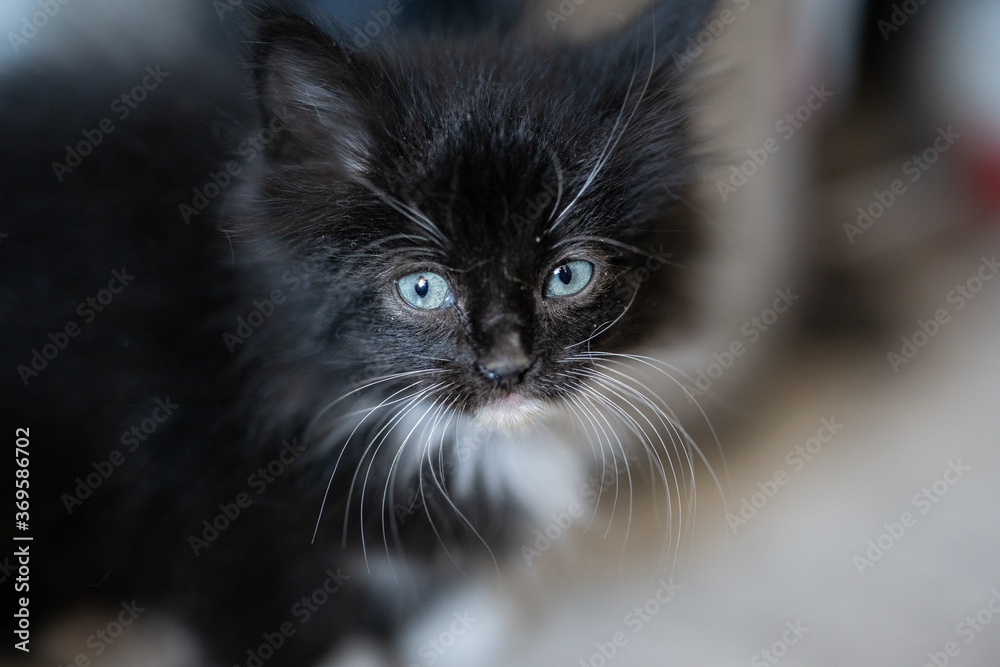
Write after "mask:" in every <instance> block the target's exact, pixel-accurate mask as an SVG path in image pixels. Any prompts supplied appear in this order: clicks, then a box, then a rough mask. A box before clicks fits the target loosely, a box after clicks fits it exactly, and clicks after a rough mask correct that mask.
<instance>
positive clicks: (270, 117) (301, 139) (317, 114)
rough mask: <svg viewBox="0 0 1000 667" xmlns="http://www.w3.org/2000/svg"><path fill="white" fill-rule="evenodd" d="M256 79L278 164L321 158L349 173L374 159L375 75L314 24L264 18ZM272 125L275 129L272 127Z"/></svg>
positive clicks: (284, 16)
mask: <svg viewBox="0 0 1000 667" xmlns="http://www.w3.org/2000/svg"><path fill="white" fill-rule="evenodd" d="M255 49H256V53H255V58H254V64H255V74H256V80H257V94H258V96H259V98H260V103H261V107H262V110H263V114H264V116H263V120H264V123H265V124H270V125H271V128H272V129H274V127H275V124H276V125H277V126H278V127H279V128H280V130H279V131H277V132H276V133H275V140H274V141H273V142H271V143H270V144H268V146H267V153H268V155H269V156H270V157H271V159H273V160H275V161H276V162H286V163H288V162H291V163H302V162H310V161H313V160H320V161H323V162H326V163H333V164H338V165H339V166H340V167H342V168H343V170H344V171H345V172H347V173H348V174H352V173H358V172H360V171H362V170H363V169H364V165H365V164H366V163H367V161H368V156H370V155H371V153H372V145H371V144H372V134H371V128H370V127H369V119H371V118H373V117H377V114H376V115H374V116H373V115H372V114H371V109H370V106H371V105H372V86H373V85H374V84H376V80H377V79H378V78H379V70H378V69H377V68H374V67H372V64H371V63H369V62H368V61H367V60H366V59H363V58H362V57H361V56H357V55H352V54H351V53H349V52H347V51H346V50H345V49H344V48H342V46H341V45H340V44H337V43H336V42H335V41H334V40H333V39H332V38H331V37H330V36H329V35H328V34H327V33H326V32H324V31H323V30H321V29H320V28H318V27H317V26H316V25H314V24H312V23H310V22H308V21H306V20H305V19H302V18H299V17H297V16H289V15H287V14H271V15H268V16H265V17H263V18H262V19H261V20H260V22H259V24H258V28H257V34H256V38H255ZM272 123H273V124H272Z"/></svg>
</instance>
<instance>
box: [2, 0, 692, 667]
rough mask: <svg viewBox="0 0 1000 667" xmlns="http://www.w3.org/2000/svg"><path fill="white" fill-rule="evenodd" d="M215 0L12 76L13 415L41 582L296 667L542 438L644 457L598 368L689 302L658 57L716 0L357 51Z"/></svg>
mask: <svg viewBox="0 0 1000 667" xmlns="http://www.w3.org/2000/svg"><path fill="white" fill-rule="evenodd" d="M215 4H216V5H219V7H214V8H213V9H212V10H204V11H203V10H200V9H199V10H192V11H191V16H190V17H187V18H188V20H190V21H191V29H190V30H189V31H188V32H187V33H185V34H184V37H183V39H181V38H178V40H177V44H176V51H175V52H174V55H173V57H168V56H165V55H164V52H162V51H157V50H156V48H155V47H152V46H143V45H136V44H134V43H131V42H128V40H126V39H124V38H121V39H120V43H121V49H119V50H116V51H113V52H111V53H110V54H109V53H107V52H102V51H101V49H100V48H97V47H93V46H92V45H90V44H89V43H87V42H84V43H83V45H77V46H73V48H75V49H76V51H74V53H75V58H74V60H75V62H73V63H71V64H56V63H54V62H52V59H48V58H35V59H31V60H29V61H28V64H25V65H21V66H18V67H16V68H13V69H11V70H10V71H8V73H7V74H6V76H5V80H4V81H3V82H2V84H0V86H2V87H3V89H4V90H5V96H4V98H3V101H2V107H0V114H2V119H3V132H4V135H5V136H4V137H3V141H4V145H5V153H4V158H3V167H2V169H3V182H4V186H3V192H2V197H3V200H2V205H3V210H4V211H5V212H6V213H7V217H6V220H5V222H4V228H3V229H2V230H0V231H3V232H5V233H6V234H7V237H5V238H4V239H3V244H2V246H0V254H2V255H3V257H2V258H0V273H2V274H3V286H4V287H3V293H2V299H3V300H2V308H3V310H4V312H5V315H6V317H5V321H6V322H7V325H6V326H5V340H4V344H3V353H4V358H5V366H6V367H7V369H8V371H9V372H8V373H7V374H6V380H5V381H4V383H5V384H4V393H5V394H6V395H8V396H10V397H11V400H10V401H9V402H7V405H6V406H5V408H4V411H5V413H6V417H8V418H9V419H10V420H11V422H12V425H23V426H26V427H30V437H31V442H32V444H31V447H32V448H33V449H32V451H33V453H34V455H35V458H34V459H33V461H32V466H33V467H32V480H33V484H36V482H37V485H36V486H33V487H32V488H33V489H34V491H33V495H32V502H33V505H32V507H33V510H32V512H33V521H34V525H35V526H40V525H41V524H42V523H43V522H44V523H45V525H46V526H47V527H48V528H50V529H52V530H53V531H54V533H55V535H57V536H58V539H59V542H58V543H56V542H50V541H39V542H38V543H37V546H33V548H34V549H37V551H38V556H37V561H36V562H37V565H38V568H39V569H38V571H37V572H38V573H37V574H36V575H35V579H34V580H33V587H34V588H33V595H34V596H36V599H37V601H39V602H46V601H47V602H49V603H51V604H55V603H57V602H59V603H62V602H64V601H65V600H67V599H69V597H70V596H72V597H74V598H76V599H83V600H85V601H86V600H94V599H95V598H97V597H98V596H101V597H102V598H103V599H107V600H110V601H111V602H112V603H117V602H120V601H122V600H132V599H133V598H134V599H137V600H139V601H140V603H141V604H142V605H146V606H148V607H153V608H164V609H172V610H174V611H175V612H177V613H179V614H180V615H181V616H182V617H183V618H186V619H187V620H188V622H190V623H191V624H192V626H193V627H195V628H196V629H197V628H200V629H202V636H203V639H204V640H205V642H206V644H207V645H209V646H210V647H211V651H212V652H213V654H214V655H215V656H216V659H218V660H223V661H226V662H225V664H234V663H235V662H238V663H239V664H247V660H248V649H250V650H251V651H252V650H253V649H254V648H255V647H257V646H258V644H260V643H261V641H262V640H261V637H262V636H264V635H265V633H271V634H270V635H268V636H273V633H274V632H282V633H284V635H283V636H285V637H286V639H285V640H283V641H282V642H281V645H280V648H276V649H275V650H277V651H280V664H284V665H296V664H308V662H310V661H312V660H314V659H316V658H317V657H318V656H319V655H321V654H322V653H323V652H324V651H325V650H328V648H329V647H330V646H331V645H332V644H333V643H334V642H335V641H336V640H337V638H338V637H343V636H346V635H349V634H352V633H369V634H380V633H390V632H392V628H393V627H394V626H396V625H397V624H398V622H399V620H400V616H401V615H402V613H403V612H402V609H403V607H404V606H406V605H408V604H410V603H411V602H412V600H413V597H412V596H413V594H414V593H417V594H420V593H422V592H424V590H425V589H430V588H437V587H439V586H440V585H441V581H442V580H443V579H449V578H454V575H455V574H456V573H457V572H458V571H459V569H463V568H468V567H473V568H474V567H476V563H477V562H482V561H483V559H484V557H488V556H490V555H498V554H499V553H502V551H503V547H504V545H505V544H508V545H509V544H510V543H511V538H512V537H513V536H518V535H522V534H523V533H522V529H523V527H524V526H525V522H524V517H525V516H531V515H532V514H533V513H536V512H537V513H541V514H542V515H545V512H546V511H548V510H549V507H548V506H546V505H545V502H546V501H545V493H544V492H547V491H551V490H552V489H548V488H539V487H542V486H547V485H549V484H551V486H552V487H558V486H559V484H558V482H557V480H553V479H550V478H547V476H548V475H549V473H550V468H546V467H544V466H553V467H552V468H551V469H556V468H558V467H559V465H560V463H559V462H560V461H561V459H555V461H556V463H555V464H553V463H552V461H553V459H552V458H551V456H549V454H550V453H551V452H562V451H564V450H574V451H575V455H576V460H577V461H578V462H579V463H572V462H571V463H567V464H566V468H567V470H568V471H569V472H575V471H576V470H578V469H582V468H583V467H585V466H587V465H595V464H597V465H600V463H599V462H600V461H604V460H605V454H606V456H607V457H609V458H614V457H615V456H621V455H624V454H625V452H624V450H623V449H620V448H621V447H622V444H621V443H622V442H623V441H625V440H626V439H627V438H626V435H628V436H629V437H632V438H635V437H637V438H638V439H640V440H644V441H646V444H647V445H648V444H651V443H652V441H653V439H654V436H653V435H651V434H650V433H647V431H646V429H643V428H642V425H641V424H639V422H637V421H636V420H635V419H634V418H631V417H629V415H628V413H627V412H626V411H624V410H623V409H622V408H621V407H620V406H618V403H620V402H621V401H622V400H623V401H625V402H626V403H628V402H629V399H630V398H631V399H633V400H632V402H633V403H637V402H645V404H647V405H651V404H652V402H653V401H655V397H650V396H647V397H644V398H640V394H637V393H636V390H635V388H634V385H627V384H625V383H619V384H618V385H616V384H614V383H615V382H616V381H617V380H616V376H615V375H613V373H615V372H618V371H616V367H615V365H614V364H615V363H616V358H615V357H612V356H609V355H612V354H615V353H618V352H625V351H628V350H630V349H632V348H634V346H636V345H638V344H639V343H641V342H643V341H644V340H646V339H648V338H649V337H652V336H662V335H664V331H666V332H669V331H671V330H676V329H677V328H679V327H680V326H681V325H682V322H683V320H684V314H685V308H684V306H685V299H684V293H685V289H684V288H685V276H684V273H683V265H684V263H685V260H686V258H687V257H688V256H689V254H690V253H691V252H692V251H693V249H694V247H695V242H694V241H695V230H694V229H692V226H691V224H690V222H689V221H688V219H687V216H686V215H685V209H684V207H683V206H682V205H681V202H682V201H683V199H682V197H683V195H684V194H685V192H686V190H687V189H688V188H689V186H690V185H691V184H692V182H693V180H694V176H695V164H694V163H693V161H692V159H691V157H690V154H691V139H690V136H689V134H690V133H689V127H688V109H687V105H686V103H685V98H684V94H683V93H684V88H683V84H682V81H681V80H680V79H679V76H678V74H677V72H676V70H675V67H674V60H673V57H672V56H673V54H674V53H675V52H676V51H677V50H678V49H679V48H680V47H681V45H682V44H684V43H685V40H687V38H688V37H689V36H690V35H691V34H693V32H694V31H695V30H696V29H697V27H698V26H699V25H700V23H701V21H702V19H703V15H704V13H705V11H706V10H707V6H708V5H709V4H710V3H709V2H684V1H681V0H676V1H673V0H671V1H664V2H659V3H657V4H656V5H655V6H654V7H651V8H649V9H648V10H647V11H646V12H645V13H643V14H642V15H641V16H640V18H638V19H637V20H636V21H634V22H632V23H630V24H629V25H627V26H623V27H622V28H620V29H619V30H618V32H617V34H615V35H613V36H610V37H607V38H605V39H603V40H601V41H598V42H595V43H588V44H580V45H576V44H564V43H555V40H553V42H552V43H540V42H539V40H528V39H527V38H526V37H525V36H524V35H522V34H521V33H522V32H524V33H525V34H526V33H527V31H526V30H518V29H516V28H513V27H512V25H513V22H512V21H511V20H510V15H511V13H510V11H509V7H505V8H504V11H502V12H497V13H495V14H494V13H491V12H485V11H483V9H482V7H483V6H486V5H484V4H483V3H476V4H475V6H476V8H477V12H479V13H478V14H477V15H476V20H475V21H469V20H467V19H466V18H462V17H461V15H458V16H456V14H455V13H454V10H453V9H452V10H451V11H450V12H448V11H444V10H443V9H442V8H443V7H444V8H446V7H448V6H449V4H448V3H442V4H441V5H438V4H437V3H434V2H429V1H428V2H423V3H420V5H419V7H418V6H417V5H418V3H417V2H413V3H412V4H410V3H407V2H403V3H396V4H395V5H392V6H393V7H395V6H397V5H398V6H401V7H402V10H401V12H400V13H398V15H397V13H390V14H391V19H392V20H390V21H388V22H383V24H382V28H381V29H383V30H384V32H383V33H382V34H381V35H380V38H379V39H372V40H371V41H370V42H365V41H363V40H361V39H360V38H359V37H358V34H359V33H358V30H352V29H351V28H347V27H340V26H337V25H334V24H332V23H325V22H321V21H320V20H318V19H315V20H307V19H305V18H302V17H301V15H298V14H292V13H288V12H284V11H279V10H275V9H258V10H254V11H253V12H250V14H249V15H247V14H246V13H244V12H243V11H240V12H235V13H232V14H231V15H229V14H230V9H231V6H232V4H231V3H229V4H227V3H215ZM237 4H239V3H237ZM220 8H221V9H220ZM80 11H81V12H83V11H84V10H80ZM386 11H388V9H387V10H386ZM203 14H206V15H203ZM215 14H218V16H215ZM418 15H419V20H418V19H417V18H416V17H417V16H418ZM185 16H187V15H186V14H185ZM217 19H222V20H221V21H219V20H217ZM230 19H232V20H230ZM248 23H249V24H250V26H251V27H250V28H249V29H250V30H252V34H253V37H252V39H250V40H247V41H248V42H249V43H250V45H249V47H247V48H249V51H250V53H249V55H247V53H246V48H244V49H243V50H241V48H240V47H238V46H237V45H236V44H235V43H234V41H233V40H232V38H231V37H230V36H229V35H228V33H227V30H229V29H230V28H231V27H232V26H236V25H246V24H248ZM473 23H474V24H475V25H474V26H473V25H472V24H473ZM150 29H153V28H152V27H150ZM360 29H362V30H363V29H364V28H363V26H362V27H361V28H360ZM104 38H105V39H106V40H107V39H112V40H113V39H115V38H116V35H114V34H113V35H111V36H110V37H109V36H108V35H105V36H104ZM123 53H124V54H125V55H124V56H123ZM241 57H242V58H244V59H249V64H250V66H251V67H252V76H251V77H249V78H250V79H251V81H249V84H250V85H252V86H253V91H252V92H253V95H247V94H246V93H247V91H245V90H244V89H243V86H244V84H247V83H248V82H247V78H248V77H247V76H246V72H247V69H246V68H245V67H244V66H243V65H241V63H240V58H241ZM151 59H156V60H151ZM109 128H110V129H109ZM602 362H604V365H603V369H604V370H603V371H602V370H601V368H602ZM595 383H597V384H598V385H601V384H602V383H603V385H602V386H603V391H599V390H596V389H595V388H594V386H593V385H594V384H595ZM630 392H631V393H630ZM616 397H617V399H621V400H616ZM602 411H603V413H604V416H598V415H599V414H600V413H602ZM661 414H662V413H661ZM567 419H568V420H569V421H571V422H572V421H576V422H577V425H578V426H580V427H581V428H579V429H574V428H573V427H572V426H566V424H565V422H566V420H567ZM669 421H670V420H669V419H668V420H666V421H665V422H661V424H662V426H663V427H664V429H666V428H668V422H669ZM649 426H650V427H653V424H652V423H650V424H649ZM614 429H617V430H618V431H620V433H618V434H617V435H612V434H610V433H609V431H611V430H614ZM661 437H665V436H661ZM660 442H662V440H660ZM598 447H600V455H599V454H598V449H597V448H598ZM616 452H617V454H616ZM666 455H667V454H666V452H660V453H658V454H657V455H656V457H657V460H659V457H660V456H666ZM547 456H548V457H549V458H546V457H547ZM651 460H652V459H651ZM533 476H534V477H533ZM538 477H541V478H543V479H546V483H545V484H531V483H525V480H526V479H527V480H530V479H533V478H538ZM567 484H568V486H569V487H571V488H575V487H574V485H573V484H572V483H571V481H570V482H567ZM39 530H40V528H39ZM528 532H530V531H528ZM47 539H51V540H55V539H56V537H55V536H54V537H52V538H47ZM513 543H514V544H518V543H519V542H517V541H516V539H515V540H514V541H513ZM56 544H60V545H62V546H58V547H57V546H56ZM60 556H69V557H70V560H69V563H70V564H66V562H65V561H62V560H61V558H59V557H60ZM404 569H405V573H406V574H405V576H404V575H401V571H402V570H404ZM369 572H379V573H381V574H379V576H377V577H369V576H367V575H368V573H369ZM394 577H395V578H394ZM385 581H388V582H395V581H401V582H402V583H404V584H406V585H405V586H403V587H402V588H400V589H399V590H394V591H392V592H391V594H390V595H383V594H382V593H380V591H383V592H384V591H385V590H392V589H385V587H384V585H383V584H382V583H380V582H385ZM391 585H393V586H394V585H395V584H391ZM317 592H321V593H322V594H319V593H317ZM320 599H322V603H321V602H320ZM410 613H412V612H410ZM36 618H39V619H42V618H45V613H44V612H39V613H37V615H36ZM286 629H290V632H286V631H285V630H286ZM271 645H272V647H273V645H274V643H273V642H272V644H271ZM87 650H88V649H86V648H85V647H81V651H82V652H87ZM220 664H222V663H220Z"/></svg>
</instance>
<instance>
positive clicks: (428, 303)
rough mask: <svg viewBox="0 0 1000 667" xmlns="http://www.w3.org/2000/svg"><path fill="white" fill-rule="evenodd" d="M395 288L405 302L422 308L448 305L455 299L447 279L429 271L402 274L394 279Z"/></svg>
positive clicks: (431, 308) (429, 308) (430, 308)
mask: <svg viewBox="0 0 1000 667" xmlns="http://www.w3.org/2000/svg"><path fill="white" fill-rule="evenodd" d="M396 289H397V290H399V296H401V297H403V300H404V301H406V303H408V304H410V305H411V306H413V307H414V308H420V309H422V310H433V309H435V308H441V307H443V306H450V305H451V304H452V302H453V301H454V300H455V297H454V296H453V295H452V293H451V288H450V287H449V286H448V281H446V280H445V279H444V278H442V277H441V276H439V275H438V274H436V273H431V272H429V271H422V272H420V273H411V274H409V275H407V276H403V277H402V278H400V279H399V280H397V281H396Z"/></svg>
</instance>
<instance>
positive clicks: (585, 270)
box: [545, 259, 594, 296]
mask: <svg viewBox="0 0 1000 667" xmlns="http://www.w3.org/2000/svg"><path fill="white" fill-rule="evenodd" d="M593 275H594V265H593V264H591V263H590V262H588V261H585V260H582V259H575V260H573V261H572V262H566V263H565V264H561V265H559V266H557V267H556V268H555V269H553V270H552V273H551V274H550V275H549V282H548V284H547V285H546V286H545V296H569V295H571V294H576V293H577V292H579V291H580V290H582V289H583V288H584V287H586V286H587V284H588V283H589V282H590V278H591V277H592V276H593Z"/></svg>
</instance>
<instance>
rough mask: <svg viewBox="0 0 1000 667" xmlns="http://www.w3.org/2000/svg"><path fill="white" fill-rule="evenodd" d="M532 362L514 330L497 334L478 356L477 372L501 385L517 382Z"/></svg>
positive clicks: (510, 384) (506, 385) (505, 385)
mask: <svg viewBox="0 0 1000 667" xmlns="http://www.w3.org/2000/svg"><path fill="white" fill-rule="evenodd" d="M533 362H534V359H532V358H531V357H530V356H529V355H528V353H527V352H525V350H524V347H523V346H522V345H521V337H520V336H519V335H518V334H517V333H516V332H510V333H507V334H503V335H501V336H498V337H497V338H496V340H495V341H494V343H493V345H492V346H491V347H490V349H489V350H487V351H486V353H485V354H483V355H482V356H481V357H480V358H479V363H478V364H477V367H478V368H479V372H480V373H482V374H483V375H485V376H486V377H487V378H488V379H490V380H492V381H493V382H496V383H497V384H498V385H500V386H503V387H507V388H509V387H511V386H513V385H516V384H518V383H519V382H520V381H521V379H522V378H523V376H524V373H525V371H527V370H528V369H529V368H531V364H532V363H533Z"/></svg>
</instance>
